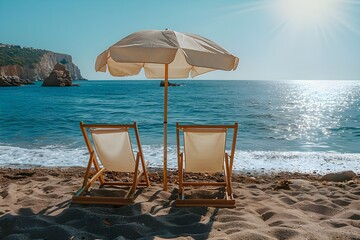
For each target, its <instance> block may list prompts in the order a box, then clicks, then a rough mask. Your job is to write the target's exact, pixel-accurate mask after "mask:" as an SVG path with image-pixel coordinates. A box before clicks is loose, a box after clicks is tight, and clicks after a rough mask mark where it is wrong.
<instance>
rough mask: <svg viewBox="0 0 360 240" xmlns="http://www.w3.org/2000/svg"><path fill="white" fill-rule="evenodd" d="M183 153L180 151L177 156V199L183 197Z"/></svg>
mask: <svg viewBox="0 0 360 240" xmlns="http://www.w3.org/2000/svg"><path fill="white" fill-rule="evenodd" d="M183 160H184V159H183V154H182V153H180V156H179V169H178V175H179V199H184V185H183V181H184V175H183Z"/></svg>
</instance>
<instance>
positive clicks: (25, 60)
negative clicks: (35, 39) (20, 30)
mask: <svg viewBox="0 0 360 240" xmlns="http://www.w3.org/2000/svg"><path fill="white" fill-rule="evenodd" d="M46 52H47V51H46V50H41V49H34V48H27V47H20V46H18V45H10V44H1V43H0V67H1V66H9V65H19V66H25V67H29V68H34V66H35V64H36V63H38V62H40V60H41V57H42V56H43V55H44V54H45V53H46Z"/></svg>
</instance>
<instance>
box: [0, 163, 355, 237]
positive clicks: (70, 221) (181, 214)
mask: <svg viewBox="0 0 360 240" xmlns="http://www.w3.org/2000/svg"><path fill="white" fill-rule="evenodd" d="M158 172H159V174H160V172H161V171H158ZM83 173H84V169H83V168H53V169H48V168H33V169H7V168H2V169H0V239H4V240H7V239H49V240H55V239H71V240H75V239H83V240H84V239H169V238H177V239H255V240H257V239H259V240H262V239H324V240H325V239H326V240H327V239H360V179H359V177H358V176H357V177H355V178H354V179H353V180H350V181H345V182H325V181H321V180H320V176H315V175H305V174H288V173H280V174H272V175H250V174H234V178H233V190H234V196H235V199H236V208H233V209H218V208H212V207H182V208H180V207H176V206H175V199H176V198H177V184H176V181H177V176H176V174H174V173H170V177H169V178H170V183H169V189H168V191H166V192H165V191H162V184H161V174H160V175H159V174H158V173H157V171H156V170H154V169H153V170H151V171H150V179H151V181H152V184H151V186H150V187H148V188H146V189H139V190H138V191H137V193H136V199H135V203H134V204H132V205H129V206H123V207H116V206H105V205H79V204H72V203H71V197H72V195H73V194H74V193H75V192H76V191H77V190H78V189H79V188H80V186H81V183H82V174H83ZM108 177H109V178H111V177H113V178H115V177H117V178H122V179H123V180H126V179H129V176H126V175H125V176H112V175H110V174H108ZM203 177H205V176H204V175H193V176H190V178H192V179H193V180H194V181H198V180H200V179H202V178H203ZM212 178H213V179H214V180H217V178H219V176H214V177H212ZM216 190H217V189H214V188H213V189H209V190H205V189H204V188H200V187H197V188H192V189H189V190H188V191H187V193H188V194H191V195H193V196H215V195H216Z"/></svg>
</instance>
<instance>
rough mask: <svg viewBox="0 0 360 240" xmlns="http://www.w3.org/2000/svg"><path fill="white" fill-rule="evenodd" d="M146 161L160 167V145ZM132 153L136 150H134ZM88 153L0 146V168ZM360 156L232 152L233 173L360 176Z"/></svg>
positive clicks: (69, 161)
mask: <svg viewBox="0 0 360 240" xmlns="http://www.w3.org/2000/svg"><path fill="white" fill-rule="evenodd" d="M142 147H143V152H144V156H145V159H146V160H148V161H149V162H150V164H149V166H150V167H157V168H162V167H163V147H162V145H143V146H142ZM134 151H137V149H136V148H135V149H134ZM88 159H89V153H88V151H87V149H86V148H85V147H84V148H68V147H64V146H57V145H52V146H47V147H42V148H38V149H30V148H21V147H13V146H4V145H2V146H0V166H1V167H20V168H26V167H33V166H44V167H58V166H59V167H70V166H84V167H85V166H86V165H87V162H88ZM359 159H360V154H357V153H333V152H276V151H240V150H237V151H236V152H235V160H234V170H235V171H240V172H246V173H247V172H251V173H252V172H257V173H268V172H280V171H287V172H301V173H317V174H325V173H329V172H337V171H343V170H353V171H355V172H357V173H360V164H359ZM168 168H173V169H174V168H177V159H176V146H175V145H170V146H168Z"/></svg>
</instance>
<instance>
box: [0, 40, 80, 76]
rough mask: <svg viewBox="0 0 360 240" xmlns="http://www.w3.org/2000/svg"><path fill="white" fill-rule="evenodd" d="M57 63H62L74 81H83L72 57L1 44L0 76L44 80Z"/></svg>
mask: <svg viewBox="0 0 360 240" xmlns="http://www.w3.org/2000/svg"><path fill="white" fill-rule="evenodd" d="M56 63H62V64H63V65H64V66H65V67H66V69H67V70H68V71H69V72H70V75H71V78H72V79H74V80H77V79H83V77H82V76H81V73H80V69H79V68H78V67H77V66H76V65H75V64H74V63H73V62H72V57H71V56H70V55H67V54H62V53H54V52H51V51H47V50H40V49H33V48H21V47H20V46H16V45H9V44H1V43H0V76H18V77H19V78H20V79H30V80H44V79H45V78H46V77H48V76H49V75H50V73H51V71H52V70H53V68H54V66H55V65H56Z"/></svg>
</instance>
